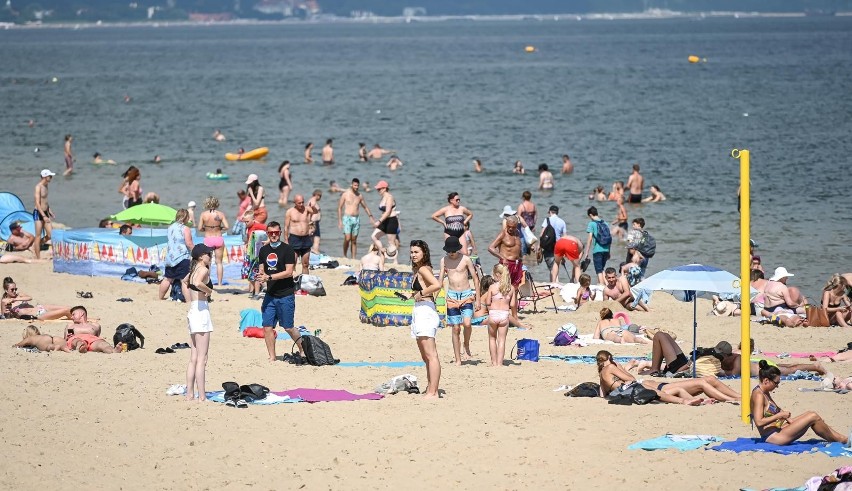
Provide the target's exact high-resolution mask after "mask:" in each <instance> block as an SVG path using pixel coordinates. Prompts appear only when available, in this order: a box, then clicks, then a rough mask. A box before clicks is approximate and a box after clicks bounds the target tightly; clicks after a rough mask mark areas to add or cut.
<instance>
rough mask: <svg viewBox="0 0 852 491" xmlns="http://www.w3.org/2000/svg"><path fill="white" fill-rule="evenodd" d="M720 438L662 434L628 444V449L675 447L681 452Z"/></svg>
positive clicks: (718, 440) (717, 440)
mask: <svg viewBox="0 0 852 491" xmlns="http://www.w3.org/2000/svg"><path fill="white" fill-rule="evenodd" d="M720 441H722V439H721V438H719V437H718V436H713V435H672V434H668V435H663V436H660V437H657V438H651V439H650V440H643V441H641V442H636V443H634V444H633V445H630V446H629V447H627V448H629V449H630V450H665V449H669V448H676V449H678V450H680V451H681V452H685V451H687V450H695V449H697V448H701V447H703V446H704V445H709V444H711V443H713V442H720Z"/></svg>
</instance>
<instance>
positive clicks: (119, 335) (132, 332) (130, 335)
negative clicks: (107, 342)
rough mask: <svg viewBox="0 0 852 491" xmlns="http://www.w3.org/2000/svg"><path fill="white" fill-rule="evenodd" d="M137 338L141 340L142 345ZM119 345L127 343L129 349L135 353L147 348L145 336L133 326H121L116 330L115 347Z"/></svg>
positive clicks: (113, 339) (113, 342) (113, 337)
mask: <svg viewBox="0 0 852 491" xmlns="http://www.w3.org/2000/svg"><path fill="white" fill-rule="evenodd" d="M136 338H139V340H140V341H141V343H140V342H139V341H137V340H136ZM119 343H127V349H128V350H129V351H133V350H135V349H138V348H144V347H145V336H143V335H142V333H141V332H139V330H138V329H136V327H135V326H134V325H133V324H120V325H119V326H118V327H116V328H115V334H113V335H112V344H113V346H116V345H118V344H119Z"/></svg>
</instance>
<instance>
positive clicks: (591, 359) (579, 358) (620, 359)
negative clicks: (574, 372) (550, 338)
mask: <svg viewBox="0 0 852 491" xmlns="http://www.w3.org/2000/svg"><path fill="white" fill-rule="evenodd" d="M539 359H541V360H551V361H564V362H566V363H585V364H587V365H594V364H595V363H597V361H595V355H542V356H541V357H540V358H539ZM612 359H613V360H615V362H616V363H627V362H629V361H630V360H647V358H642V357H641V356H613V357H612Z"/></svg>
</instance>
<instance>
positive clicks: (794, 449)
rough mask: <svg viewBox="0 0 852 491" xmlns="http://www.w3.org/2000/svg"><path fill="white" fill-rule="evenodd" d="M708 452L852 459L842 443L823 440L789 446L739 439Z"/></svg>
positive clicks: (795, 443)
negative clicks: (804, 455)
mask: <svg viewBox="0 0 852 491" xmlns="http://www.w3.org/2000/svg"><path fill="white" fill-rule="evenodd" d="M708 450H715V451H717V452H734V453H741V452H770V453H777V454H781V455H793V454H803V453H814V452H819V453H824V454H826V455H828V456H830V457H852V450H850V449H848V448H846V447H844V446H843V444H842V443H837V442H834V443H828V442H826V441H823V440H816V439H814V440H806V441H795V442H793V443H791V444H789V445H773V444H771V443H766V442H764V441H762V440H761V439H760V438H737V439H736V440H733V441H729V442H724V443H721V444H719V445H716V446H715V447H710V448H708Z"/></svg>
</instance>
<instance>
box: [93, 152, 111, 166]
mask: <svg viewBox="0 0 852 491" xmlns="http://www.w3.org/2000/svg"><path fill="white" fill-rule="evenodd" d="M92 163H93V164H112V165H115V160H112V159H108V160H104V158H103V156H102V155H101V154H100V152H95V154H94V155H92Z"/></svg>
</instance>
